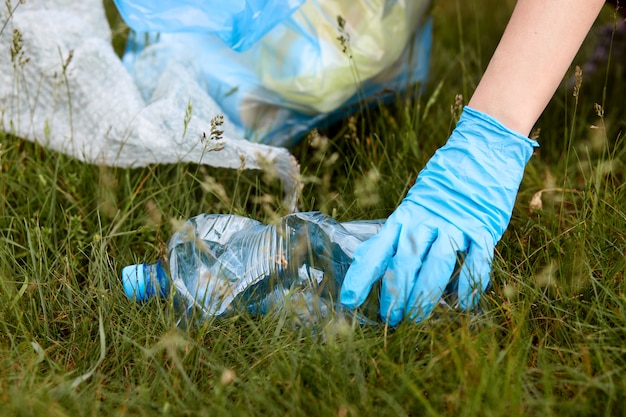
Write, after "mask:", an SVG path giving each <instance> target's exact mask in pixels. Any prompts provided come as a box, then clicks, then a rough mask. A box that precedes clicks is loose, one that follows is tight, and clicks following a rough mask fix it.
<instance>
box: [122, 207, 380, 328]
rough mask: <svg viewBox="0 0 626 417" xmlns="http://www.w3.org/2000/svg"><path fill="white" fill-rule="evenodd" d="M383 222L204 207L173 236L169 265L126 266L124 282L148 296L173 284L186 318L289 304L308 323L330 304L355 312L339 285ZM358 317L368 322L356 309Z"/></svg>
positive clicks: (138, 295) (131, 292)
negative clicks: (266, 220)
mask: <svg viewBox="0 0 626 417" xmlns="http://www.w3.org/2000/svg"><path fill="white" fill-rule="evenodd" d="M382 224H383V220H372V221H354V222H344V223H339V222H338V221H336V220H335V219H333V218H332V217H329V216H327V215H324V214H322V213H319V212H306V213H294V214H290V215H287V216H285V217H282V218H280V219H279V221H278V222H277V223H275V224H270V225H264V224H261V223H259V222H258V221H255V220H253V219H250V218H247V217H242V216H236V215H226V214H202V215H199V216H196V217H193V218H191V219H189V220H188V221H187V222H186V223H185V224H184V226H183V227H182V228H181V229H180V230H179V231H177V232H176V233H175V234H174V235H173V236H172V237H171V239H170V241H169V244H168V251H169V273H168V272H166V268H164V266H163V264H162V263H161V261H159V262H158V263H156V264H152V265H147V264H137V265H130V266H127V267H125V268H124V269H123V271H122V281H123V284H124V290H125V292H126V295H127V296H128V297H130V298H131V299H135V300H146V299H148V298H150V297H152V296H161V297H167V296H168V295H169V293H170V291H171V290H172V289H174V300H175V305H177V306H178V308H179V309H180V311H181V313H183V314H182V317H181V319H182V320H183V321H184V322H187V321H188V320H189V319H190V318H191V317H194V318H193V319H192V320H195V319H196V318H199V319H203V318H208V317H215V316H224V315H227V314H229V313H231V312H233V311H236V310H237V309H241V310H245V311H248V312H250V313H258V314H266V313H268V312H270V311H272V310H273V309H281V310H286V309H288V310H289V312H292V313H294V317H296V318H298V319H299V320H300V322H302V323H309V324H311V323H316V322H318V321H319V320H321V319H323V318H325V317H326V316H328V313H329V312H330V311H331V309H332V310H333V311H334V312H335V313H339V314H344V315H354V313H351V312H350V311H348V310H345V309H343V308H341V306H340V304H339V302H338V299H339V289H340V288H341V284H342V282H343V278H344V276H345V273H346V271H347V269H348V267H349V266H350V262H351V260H352V255H353V253H354V250H355V249H356V247H357V246H358V245H359V244H360V243H361V242H363V241H364V240H366V239H368V238H369V237H371V236H373V235H374V234H375V233H376V232H377V231H378V230H379V229H380V227H381V226H382ZM241 310H240V311H241ZM198 313H199V314H198ZM356 318H357V319H358V320H359V321H360V322H362V323H364V322H369V320H368V319H367V318H365V317H364V316H362V315H358V314H357V315H356Z"/></svg>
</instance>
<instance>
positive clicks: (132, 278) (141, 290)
mask: <svg viewBox="0 0 626 417" xmlns="http://www.w3.org/2000/svg"><path fill="white" fill-rule="evenodd" d="M144 271H145V264H136V265H128V266H125V267H124V269H122V284H124V292H125V293H126V296H128V298H130V299H132V300H138V301H144V300H147V299H148V294H147V291H146V278H148V279H150V277H146V275H145V272H144Z"/></svg>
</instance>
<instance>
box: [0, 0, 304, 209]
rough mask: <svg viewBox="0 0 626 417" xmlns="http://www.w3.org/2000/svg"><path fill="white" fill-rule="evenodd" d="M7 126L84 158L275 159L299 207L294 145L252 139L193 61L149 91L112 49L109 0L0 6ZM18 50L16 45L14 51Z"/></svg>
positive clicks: (120, 162) (1, 109)
mask: <svg viewBox="0 0 626 417" xmlns="http://www.w3.org/2000/svg"><path fill="white" fill-rule="evenodd" d="M0 28H2V32H1V33H0V118H1V120H0V123H1V124H0V129H2V130H4V131H6V132H10V133H12V134H15V135H17V136H19V137H22V138H25V139H27V140H30V141H33V142H38V143H41V144H42V145H44V146H46V147H49V148H50V149H53V150H56V151H59V152H63V153H66V154H69V155H72V156H74V157H76V158H78V159H79V160H81V161H85V162H89V163H94V164H105V165H110V166H119V167H140V166H145V165H148V164H152V163H176V162H193V163H198V164H206V165H211V166H215V167H226V168H239V167H240V166H242V161H245V167H246V168H249V169H258V168H261V167H262V166H267V161H270V162H271V163H273V165H274V166H275V167H276V172H277V174H278V175H279V177H281V179H282V181H283V185H284V187H285V193H286V197H287V198H288V199H289V201H288V204H290V205H291V207H292V208H294V209H295V196H296V191H297V189H298V178H299V168H298V165H297V163H296V161H295V158H293V156H292V155H291V154H290V153H289V151H288V150H287V149H285V148H279V147H273V146H266V145H262V144H257V143H252V142H250V141H247V140H244V139H243V136H242V134H241V132H240V130H239V129H237V128H236V127H235V126H234V125H233V124H232V123H231V122H230V120H229V119H228V117H225V120H224V123H223V125H222V126H221V129H222V130H223V131H224V133H223V137H222V139H221V140H219V143H218V142H215V141H210V140H204V141H203V140H202V139H203V136H204V135H206V136H209V135H210V131H211V120H212V119H213V118H214V117H216V116H217V115H219V114H222V113H223V112H222V110H221V108H220V107H219V106H218V105H217V104H216V103H215V101H214V100H213V99H212V98H211V97H210V96H209V95H208V94H207V93H206V91H205V89H204V88H203V87H202V86H200V85H198V81H197V80H196V78H195V77H194V74H193V73H190V71H189V69H188V68H185V67H184V66H182V65H176V63H170V65H168V67H167V69H166V70H164V72H163V73H161V74H159V76H158V78H156V79H154V85H153V86H152V88H153V94H152V96H151V98H150V100H144V99H143V97H142V96H141V94H140V91H139V88H138V87H137V85H136V83H135V81H134V80H133V78H132V77H131V76H130V74H129V73H128V72H127V71H126V69H125V68H124V65H123V64H122V62H121V60H120V59H119V58H118V56H117V55H116V54H115V52H114V51H113V48H112V45H111V34H110V29H109V27H108V23H107V20H106V16H105V13H104V9H103V6H102V1H101V0H81V1H72V0H27V1H26V2H24V3H21V2H20V1H18V0H11V1H9V2H7V3H5V5H3V6H0ZM12 51H13V52H12Z"/></svg>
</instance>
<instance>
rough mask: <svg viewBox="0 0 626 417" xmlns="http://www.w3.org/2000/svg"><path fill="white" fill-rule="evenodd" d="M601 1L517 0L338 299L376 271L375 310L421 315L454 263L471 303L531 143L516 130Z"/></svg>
mask: <svg viewBox="0 0 626 417" xmlns="http://www.w3.org/2000/svg"><path fill="white" fill-rule="evenodd" d="M602 4H603V1H601V0H554V1H550V2H544V1H538V0H518V2H517V3H516V6H515V10H514V12H513V15H512V16H511V20H510V21H509V23H508V25H507V28H506V30H505V33H504V35H503V36H502V39H501V41H500V44H499V45H498V47H497V49H496V51H495V52H494V55H493V57H492V59H491V61H490V63H489V66H488V67H487V70H486V72H485V74H484V76H483V78H482V79H481V82H480V83H479V85H478V87H477V88H476V91H475V92H474V95H473V97H472V99H471V100H470V103H469V106H468V107H465V109H464V110H463V113H462V115H461V118H460V120H459V122H458V124H457V126H456V128H455V130H454V131H453V133H452V135H451V136H450V138H449V139H448V141H447V143H446V144H445V145H444V146H443V147H442V148H441V149H439V150H438V151H437V152H436V153H435V155H434V156H433V157H432V158H431V160H430V161H429V162H428V164H427V165H426V166H425V167H424V169H423V170H422V171H421V172H420V173H419V175H418V177H417V180H416V182H415V185H414V186H413V187H412V188H411V189H410V190H409V193H408V194H407V196H406V198H405V199H404V200H403V201H402V203H401V204H400V205H399V206H398V208H397V209H396V210H395V211H394V212H393V213H392V214H391V216H390V217H389V218H388V219H387V221H386V222H385V224H384V226H383V227H382V228H381V230H380V231H379V233H378V234H377V235H376V236H374V237H372V238H371V239H369V240H368V241H366V242H364V243H362V244H361V245H360V246H359V247H358V248H357V249H356V251H355V253H354V259H353V263H352V265H351V266H350V268H349V269H348V272H347V274H346V277H345V279H344V282H343V285H342V288H341V292H340V301H341V303H342V304H343V305H345V306H346V307H348V308H356V307H358V306H360V305H361V304H362V303H363V302H364V301H365V299H366V298H367V296H368V294H369V292H370V290H371V289H372V286H373V285H374V284H375V283H376V282H377V281H379V280H382V286H381V293H380V314H381V316H382V318H383V319H384V320H386V321H387V322H388V323H389V324H391V325H395V324H397V323H399V322H400V321H401V320H402V319H403V318H405V317H407V318H409V319H411V320H413V321H416V322H419V321H421V320H423V319H424V318H426V317H428V315H429V314H430V312H431V311H432V309H433V307H434V306H435V305H436V304H437V303H438V301H439V300H440V299H441V296H442V294H443V292H444V290H445V289H446V287H447V286H448V284H449V282H450V279H451V276H452V274H453V272H454V271H455V267H456V265H457V264H458V263H460V272H459V279H458V287H457V296H458V303H459V306H460V307H461V308H463V309H468V308H471V307H473V306H474V305H475V304H476V302H477V301H478V299H479V297H480V294H481V292H483V291H484V290H485V288H486V287H487V285H488V284H489V279H490V272H491V262H492V259H493V254H494V248H495V245H496V244H497V243H498V241H499V240H500V238H501V237H502V234H503V233H504V231H505V229H506V227H507V225H508V223H509V220H510V218H511V213H512V210H513V205H514V202H515V197H516V195H517V192H518V189H519V185H520V182H521V180H522V176H523V173H524V167H525V165H526V163H527V162H528V160H529V159H530V157H531V155H532V153H533V148H534V147H536V146H538V144H537V142H535V141H533V140H531V139H528V138H527V137H525V136H524V135H522V134H521V133H519V132H523V133H528V132H529V131H530V129H531V127H532V125H533V124H534V123H535V122H536V120H537V118H538V117H539V115H540V114H541V112H542V111H543V109H544V108H545V106H546V105H547V103H548V101H549V100H550V98H551V96H552V95H553V94H554V91H555V89H556V87H557V86H558V84H559V83H560V81H561V79H562V77H563V74H565V72H566V70H567V67H568V66H569V65H570V63H571V61H572V59H573V57H574V55H575V54H576V51H577V50H578V48H579V47H580V45H581V43H582V41H583V39H584V37H585V35H586V33H587V32H588V31H589V29H590V27H591V25H592V23H593V21H594V20H595V18H596V16H597V15H598V13H599V11H600V9H601V7H602Z"/></svg>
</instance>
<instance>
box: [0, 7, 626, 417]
mask: <svg viewBox="0 0 626 417" xmlns="http://www.w3.org/2000/svg"><path fill="white" fill-rule="evenodd" d="M461 3H462V4H461ZM513 3H514V2H513V1H504V2H503V1H501V0H489V1H480V2H479V1H476V0H472V1H468V2H460V1H450V2H438V3H437V4H435V8H434V16H435V20H436V23H435V28H436V29H435V30H436V33H435V44H434V47H433V64H432V78H431V81H430V82H429V84H428V85H427V86H426V87H425V90H424V92H423V93H422V94H421V95H419V96H417V97H412V98H409V97H408V96H406V97H405V96H403V97H399V98H398V100H397V103H395V104H388V105H385V106H381V107H379V108H376V109H373V110H371V111H364V112H362V113H361V114H359V115H356V116H355V117H354V118H351V119H349V120H345V121H343V122H342V123H339V124H338V125H337V126H335V127H333V128H332V129H329V130H327V131H321V132H320V136H319V137H317V139H316V140H309V139H311V138H313V137H314V136H313V135H312V136H311V137H310V138H309V139H308V140H305V141H304V142H303V143H302V144H301V145H299V146H297V147H296V148H295V149H293V153H294V155H296V156H297V158H298V159H299V161H300V162H301V165H302V172H303V178H304V182H305V186H304V190H303V195H302V198H301V202H300V204H301V209H302V210H321V211H323V212H326V213H328V214H331V215H333V216H334V217H336V218H338V219H340V220H353V219H366V218H383V217H386V216H387V215H389V214H390V213H391V212H392V210H393V209H394V208H395V206H396V205H397V204H398V203H399V201H400V200H401V199H402V197H403V195H404V193H405V192H406V191H407V190H408V188H409V187H410V185H411V183H412V182H413V181H414V180H415V177H416V175H417V173H418V172H419V170H420V169H421V167H422V166H423V165H424V164H425V163H426V161H427V160H428V158H429V157H430V156H431V155H432V153H433V152H434V151H435V149H437V147H439V146H441V145H442V144H443V143H444V142H445V140H446V139H447V137H448V135H449V133H450V130H451V129H452V127H453V125H454V121H455V114H456V113H458V107H457V108H455V102H456V101H457V98H460V97H457V94H461V95H462V97H464V98H468V97H469V96H470V95H471V92H472V91H473V89H474V87H475V86H476V83H477V81H478V80H479V77H480V74H481V72H482V70H483V69H484V67H485V66H486V64H487V60H488V58H489V56H490V54H491V52H492V51H493V49H494V47H495V44H496V42H497V39H498V37H499V35H500V33H501V31H502V29H503V27H504V25H505V23H506V20H507V16H508V14H509V13H510V11H511V8H512V6H513ZM109 11H110V12H111V13H110V15H111V19H112V22H114V23H113V24H114V29H115V33H116V34H117V35H118V36H117V38H116V41H118V42H119V39H123V35H124V28H123V27H122V26H120V23H119V21H118V20H115V19H116V17H115V14H114V10H112V9H111V7H109ZM613 21H614V16H613V13H612V11H611V10H608V9H607V10H605V12H604V13H603V15H602V17H601V19H600V21H599V22H598V24H597V25H596V28H599V27H600V26H601V25H603V24H605V23H610V22H613ZM595 33H596V32H595V31H594V32H593V33H592V34H590V36H589V38H588V40H587V41H586V43H585V45H584V47H583V49H582V51H581V53H580V56H579V57H578V58H577V59H576V61H575V63H574V65H576V64H578V65H582V64H583V63H584V62H585V60H586V59H587V57H588V56H589V55H590V52H591V49H592V48H593V45H594V43H595V41H596V40H597V36H596V35H595ZM2 59H8V58H7V57H3V58H2ZM573 74H574V66H572V68H571V71H570V72H569V73H568V75H567V77H566V78H567V79H571V78H572V76H573ZM624 74H626V72H625V71H624V63H623V62H619V61H617V62H611V64H610V66H609V68H608V71H607V70H606V68H604V67H600V69H599V70H598V72H597V73H596V74H583V78H582V86H581V89H580V93H579V94H578V96H577V97H575V96H574V95H573V94H572V88H571V85H567V83H564V86H563V87H562V88H560V89H559V91H558V92H557V94H556V95H555V97H554V99H553V100H552V102H551V103H550V105H549V107H548V109H547V110H546V112H545V114H544V115H543V116H542V118H541V119H540V120H539V122H538V123H537V127H538V128H540V129H541V130H540V132H539V131H536V132H535V134H536V135H537V136H538V138H539V141H540V143H541V145H542V146H541V148H540V149H539V150H538V152H537V154H536V155H535V156H534V157H533V158H532V160H531V162H530V163H529V165H528V167H527V170H526V175H525V178H524V181H523V183H522V186H521V190H520V193H519V197H518V200H517V203H516V206H515V210H514V213H513V219H512V221H511V225H510V226H509V228H508V230H507V232H506V233H505V235H504V237H503V239H502V241H501V242H500V244H499V245H498V247H497V251H496V257H495V260H494V265H493V266H494V268H493V279H492V284H493V285H492V288H491V289H490V291H489V292H488V293H487V294H485V296H484V297H483V299H482V301H481V310H482V314H479V315H476V314H468V313H463V312H455V311H441V312H439V313H438V315H437V316H436V318H434V319H432V320H429V321H428V322H425V323H422V324H419V325H416V324H411V323H402V324H400V325H399V326H398V327H397V328H395V329H390V328H387V327H386V326H384V325H382V324H381V325H380V326H371V327H359V326H332V325H330V326H327V327H325V328H323V329H321V330H319V329H318V330H317V331H316V332H311V331H309V330H307V329H302V328H294V327H291V326H289V325H288V321H287V320H286V318H285V317H281V316H280V314H277V315H270V316H265V317H251V316H248V315H245V314H239V315H235V316H232V317H229V318H225V319H219V320H217V319H216V320H209V321H207V322H205V323H204V324H203V325H202V326H199V327H194V328H190V329H180V328H177V327H176V326H175V317H174V316H173V314H172V312H171V305H170V303H168V301H164V300H152V301H150V302H148V303H145V304H138V303H134V302H130V301H129V300H128V299H127V298H126V297H125V295H124V293H123V291H122V287H121V283H120V278H119V277H120V270H121V268H122V267H123V266H124V265H127V264H130V263H134V262H137V261H146V262H152V261H155V260H156V259H157V258H158V257H162V256H163V255H164V254H165V250H166V242H167V239H168V237H169V235H170V234H171V232H172V223H171V222H170V220H171V219H185V218H188V217H190V216H192V215H195V214H198V213H201V212H212V213H218V212H219V213H237V214H243V215H246V216H250V217H253V218H256V219H259V220H262V221H267V220H269V219H271V218H273V216H275V215H276V214H282V213H284V208H283V207H281V205H280V200H281V196H280V193H279V192H278V191H279V190H280V184H277V183H276V180H275V179H273V178H272V177H271V175H260V174H259V173H256V172H238V171H228V170H220V169H214V168H209V167H199V166H194V165H168V166H150V167H147V168H142V169H133V170H127V169H115V168H107V167H98V166H92V165H86V164H82V163H79V162H77V161H75V160H73V159H71V158H68V157H66V156H63V155H59V154H56V153H54V152H50V151H48V150H45V149H43V148H41V147H39V146H36V145H33V144H31V143H29V142H25V141H23V140H21V139H19V138H15V137H12V136H10V135H7V134H0V139H1V148H0V188H1V189H2V193H1V194H0V240H1V241H2V243H1V244H0V415H15V416H28V415H33V416H40V415H47V416H87V415H98V414H103V415H111V416H113V415H120V416H122V415H150V416H153V415H172V416H179V415H180V416H192V415H203V416H207V415H220V416H221V415H224V416H227V415H233V416H245V415H264V416H279V415H280V416H286V415H288V416H299V415H302V416H309V415H316V416H317V415H320V416H321V415H324V416H325V415H333V416H360V415H376V416H387V415H397V416H406V415H412V416H417V415H454V416H470V415H481V416H490V415H507V416H528V415H541V416H547V415H622V414H625V413H626V411H625V410H626V396H625V394H624V392H625V391H626V295H625V293H624V291H625V287H626V284H625V281H624V276H623V275H624V269H625V267H626V262H625V255H626V208H625V206H626V187H625V185H624V184H625V177H626V168H625V166H624V164H625V162H626V149H625V148H624V144H623V139H622V130H623V129H624V126H625V124H626V113H625V112H624V109H623V107H622V106H623V105H624V103H623V97H624V92H626V88H625V87H626V86H625V85H624ZM537 76H538V77H540V76H541V74H537ZM596 104H597V105H596ZM451 110H452V111H451ZM539 202H540V203H541V207H540V206H539V204H538V203H539Z"/></svg>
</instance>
